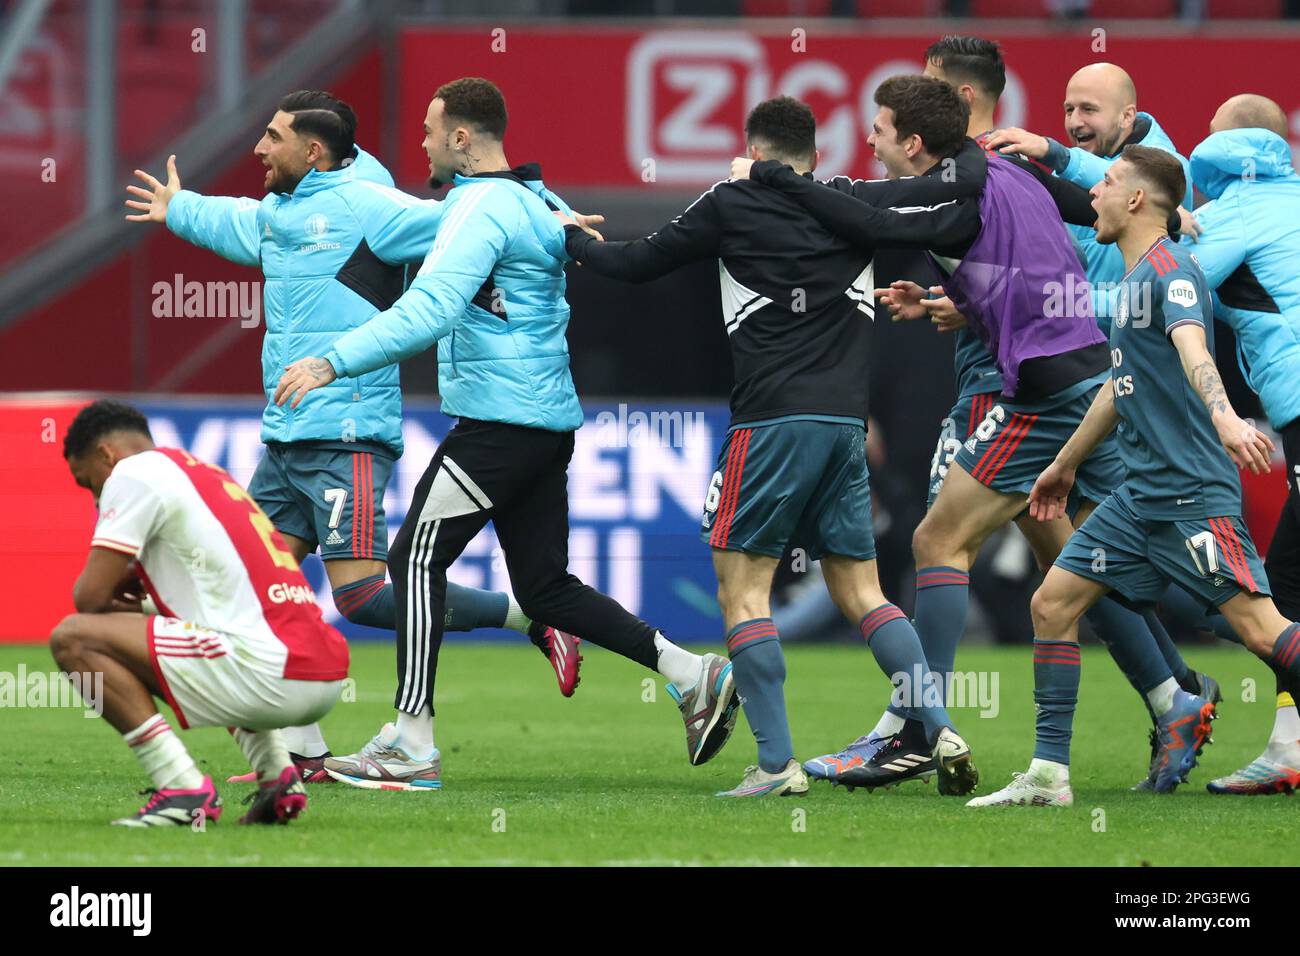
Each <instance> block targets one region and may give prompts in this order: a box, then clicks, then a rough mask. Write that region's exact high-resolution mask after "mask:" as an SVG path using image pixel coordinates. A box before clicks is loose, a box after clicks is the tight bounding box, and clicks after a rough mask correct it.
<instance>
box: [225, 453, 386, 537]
mask: <svg viewBox="0 0 1300 956" xmlns="http://www.w3.org/2000/svg"><path fill="white" fill-rule="evenodd" d="M392 471H393V458H392V457H391V456H389V455H388V454H385V453H384V450H383V449H382V446H377V445H365V446H361V445H355V446H352V447H351V448H349V449H348V450H346V451H345V450H343V449H340V448H337V447H332V446H322V445H316V444H313V443H310V442H293V443H288V444H284V443H279V442H271V443H268V444H267V446H266V453H265V454H264V455H263V456H262V460H261V461H260V462H258V464H257V470H256V471H254V472H253V478H252V480H251V481H250V482H249V483H248V493H249V494H250V495H252V497H253V500H254V501H256V502H257V503H258V505H259V506H260V507H261V509H262V510H263V511H265V512H266V514H267V517H269V518H270V519H271V523H272V524H274V525H275V528H276V530H277V531H280V532H283V533H284V534H291V535H293V536H294V537H295V538H301V539H302V540H304V541H306V542H307V544H308V548H309V553H310V551H314V550H316V547H317V546H319V547H320V554H321V558H322V559H323V560H325V561H330V560H333V559H338V558H373V559H374V560H376V561H384V560H386V559H387V558H388V529H387V527H386V525H385V523H384V489H385V488H386V487H387V486H388V476H389V475H390V474H391V473H392Z"/></svg>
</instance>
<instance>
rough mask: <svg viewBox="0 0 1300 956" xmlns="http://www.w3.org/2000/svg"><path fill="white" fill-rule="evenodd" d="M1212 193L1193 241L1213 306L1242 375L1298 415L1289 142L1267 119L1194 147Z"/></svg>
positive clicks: (1282, 419)
mask: <svg viewBox="0 0 1300 956" xmlns="http://www.w3.org/2000/svg"><path fill="white" fill-rule="evenodd" d="M1192 178H1193V179H1194V180H1195V182H1196V188H1197V189H1199V190H1200V191H1201V192H1202V193H1204V194H1205V195H1206V196H1207V197H1208V198H1209V199H1210V200H1212V201H1211V202H1208V203H1206V204H1205V205H1203V206H1201V208H1199V209H1197V210H1196V218H1197V219H1198V220H1199V221H1200V223H1201V227H1202V229H1203V230H1204V232H1203V233H1202V234H1201V236H1200V238H1199V239H1198V240H1197V241H1196V243H1195V244H1193V245H1192V246H1191V249H1192V254H1193V255H1194V256H1195V257H1196V260H1197V261H1198V262H1199V263H1200V264H1201V269H1202V270H1203V271H1204V272H1205V278H1206V280H1207V281H1208V282H1209V285H1210V288H1212V289H1215V290H1216V295H1215V299H1216V303H1215V314H1216V315H1217V316H1218V317H1219V318H1220V319H1222V320H1223V321H1225V322H1227V323H1228V324H1229V325H1230V326H1232V328H1233V331H1234V332H1236V334H1237V355H1238V359H1239V360H1240V362H1241V368H1242V371H1243V372H1244V373H1245V375H1246V381H1247V382H1248V383H1249V384H1250V387H1251V388H1253V389H1254V390H1255V391H1256V392H1257V393H1258V394H1259V397H1260V400H1261V401H1262V402H1263V404H1264V411H1265V412H1266V413H1267V414H1268V419H1269V422H1270V423H1272V425H1273V427H1274V428H1279V429H1280V428H1282V427H1284V426H1286V425H1288V424H1290V423H1291V422H1293V421H1295V420H1296V419H1297V418H1300V176H1297V175H1296V171H1295V170H1294V169H1293V168H1292V166H1291V145H1290V144H1289V143H1288V142H1287V141H1286V140H1284V139H1283V138H1282V137H1280V136H1278V135H1277V134H1276V133H1273V132H1270V131H1269V130H1266V129H1232V130H1224V131H1223V132H1220V133H1215V134H1213V135H1212V136H1210V137H1209V138H1208V139H1206V140H1205V141H1204V142H1202V143H1201V144H1200V145H1199V146H1197V147H1196V149H1194V150H1192Z"/></svg>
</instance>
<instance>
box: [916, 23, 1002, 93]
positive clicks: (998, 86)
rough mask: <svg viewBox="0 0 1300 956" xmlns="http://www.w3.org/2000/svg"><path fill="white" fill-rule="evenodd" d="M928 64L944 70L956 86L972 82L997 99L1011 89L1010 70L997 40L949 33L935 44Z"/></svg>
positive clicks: (926, 52) (929, 50)
mask: <svg viewBox="0 0 1300 956" xmlns="http://www.w3.org/2000/svg"><path fill="white" fill-rule="evenodd" d="M925 61H926V62H927V63H933V64H935V65H936V66H938V67H939V68H940V69H942V70H943V74H944V77H945V78H946V79H947V80H948V82H949V83H951V84H952V85H953V86H960V85H961V84H963V83H969V84H970V85H971V86H975V87H978V88H979V89H981V90H983V91H984V94H985V95H986V96H988V97H989V98H990V99H993V100H996V99H997V98H998V97H999V96H1001V95H1002V91H1003V90H1004V89H1006V86H1007V67H1006V64H1005V63H1003V62H1002V47H1001V46H1000V45H999V44H998V43H997V41H996V40H985V39H984V38H983V37H967V36H958V35H957V34H949V35H948V36H946V37H944V38H942V39H941V40H936V41H935V42H934V43H931V44H930V46H929V47H928V48H927V49H926V51H925Z"/></svg>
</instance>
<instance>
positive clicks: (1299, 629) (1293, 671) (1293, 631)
mask: <svg viewBox="0 0 1300 956" xmlns="http://www.w3.org/2000/svg"><path fill="white" fill-rule="evenodd" d="M1268 666H1269V667H1271V668H1273V670H1274V671H1275V672H1276V673H1277V674H1278V676H1279V677H1281V678H1282V681H1281V682H1280V683H1279V686H1286V682H1287V681H1291V682H1294V681H1295V680H1296V679H1297V678H1300V624H1292V625H1291V626H1290V627H1288V628H1287V629H1286V630H1285V631H1283V632H1282V633H1281V634H1279V635H1278V636H1277V643H1275V644H1274V645H1273V651H1272V653H1271V654H1269V655H1268Z"/></svg>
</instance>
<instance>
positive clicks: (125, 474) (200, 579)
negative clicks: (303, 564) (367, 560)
mask: <svg viewBox="0 0 1300 956" xmlns="http://www.w3.org/2000/svg"><path fill="white" fill-rule="evenodd" d="M91 545H92V546H93V547H97V548H109V549H111V550H113V551H119V552H121V553H123V554H129V555H132V556H134V557H136V558H137V560H138V562H139V565H140V569H141V575H140V576H141V579H142V580H143V581H144V583H145V586H146V587H147V588H148V590H149V593H150V595H151V596H152V597H153V599H154V601H155V603H157V605H158V608H159V610H160V611H162V612H163V613H164V614H167V615H169V616H171V617H174V618H179V619H181V620H183V621H189V622H192V623H194V624H198V625H202V626H204V627H208V628H212V629H214V630H218V631H221V632H224V633H226V634H229V635H232V636H233V637H235V638H238V637H240V636H243V637H247V638H250V639H254V640H252V641H250V643H249V648H250V649H254V650H253V653H256V654H257V655H259V656H260V657H262V658H265V659H260V660H258V661H257V662H256V663H257V664H258V665H259V666H262V667H265V668H268V669H270V670H272V671H273V672H274V673H276V674H277V675H278V676H282V677H285V678H290V679H293V680H308V681H333V680H341V679H342V678H344V677H346V676H347V671H348V649H347V643H346V642H345V641H344V639H343V636H342V635H341V634H339V632H338V631H336V630H335V629H334V628H332V627H330V626H329V625H328V624H326V623H325V621H324V619H323V618H322V617H321V613H320V608H319V607H317V605H316V595H315V592H314V591H313V590H312V588H311V586H310V585H309V584H308V583H307V579H306V578H304V577H303V574H302V571H301V570H300V569H299V567H298V562H297V560H296V559H295V558H294V556H293V554H292V553H291V552H290V551H289V549H288V547H287V546H286V545H285V542H284V539H283V538H282V537H281V536H280V534H279V532H278V531H276V530H275V527H274V526H273V525H272V524H271V520H270V519H269V518H267V516H266V515H265V514H264V513H263V512H262V510H261V508H259V507H258V506H257V504H256V503H255V502H254V501H253V499H252V498H251V497H249V495H248V492H246V491H245V490H244V489H243V488H242V487H241V486H240V485H239V484H238V483H237V482H236V481H235V480H234V479H233V478H231V477H230V475H228V474H227V473H226V472H225V471H224V470H222V469H221V468H218V467H217V466H215V465H209V464H206V463H205V462H201V461H199V460H198V459H196V458H194V456H192V455H191V454H190V453H189V452H186V451H181V450H178V449H174V448H156V449H153V450H151V451H145V452H140V453H139V454H136V455H131V456H130V457H128V458H124V459H122V460H121V461H119V462H118V463H117V465H116V466H115V467H114V468H113V473H112V474H111V475H109V477H108V480H107V481H106V482H105V483H104V488H103V491H102V493H101V495H100V499H99V521H98V523H97V524H96V526H95V534H94V538H93V539H92V540H91ZM267 638H270V640H267ZM241 650H247V649H243V648H241Z"/></svg>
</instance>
